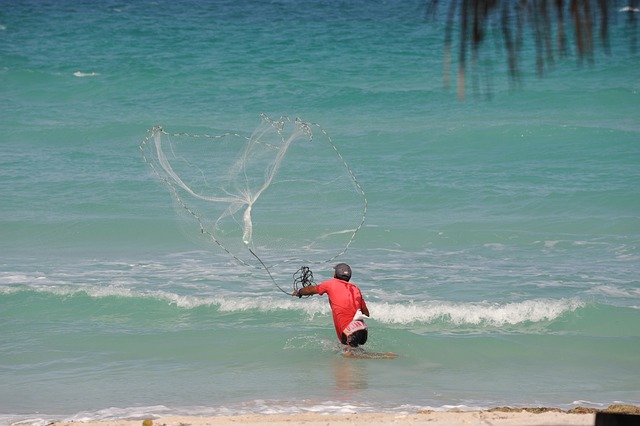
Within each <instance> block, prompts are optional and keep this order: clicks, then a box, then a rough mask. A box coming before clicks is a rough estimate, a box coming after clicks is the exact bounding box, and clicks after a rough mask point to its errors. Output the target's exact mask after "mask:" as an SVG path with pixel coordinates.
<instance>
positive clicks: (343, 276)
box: [333, 263, 351, 281]
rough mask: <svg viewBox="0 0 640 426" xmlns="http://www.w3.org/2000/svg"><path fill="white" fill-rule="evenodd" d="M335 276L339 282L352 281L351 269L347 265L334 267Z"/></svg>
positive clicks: (341, 264)
mask: <svg viewBox="0 0 640 426" xmlns="http://www.w3.org/2000/svg"><path fill="white" fill-rule="evenodd" d="M333 269H334V271H336V272H335V274H334V275H333V276H334V277H336V278H337V279H339V280H343V281H349V280H350V279H351V267H350V266H349V265H347V264H346V263H338V264H337V265H336V266H334V267H333Z"/></svg>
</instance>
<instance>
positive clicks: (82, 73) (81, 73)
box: [73, 71, 100, 77]
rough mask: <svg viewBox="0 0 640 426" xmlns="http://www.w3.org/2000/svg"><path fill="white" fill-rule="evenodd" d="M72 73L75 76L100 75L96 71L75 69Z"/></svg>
mask: <svg viewBox="0 0 640 426" xmlns="http://www.w3.org/2000/svg"><path fill="white" fill-rule="evenodd" d="M73 75H75V76H76V77H96V76H98V75H100V74H99V73H97V72H82V71H76V72H74V73H73Z"/></svg>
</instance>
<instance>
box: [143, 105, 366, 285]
mask: <svg viewBox="0 0 640 426" xmlns="http://www.w3.org/2000/svg"><path fill="white" fill-rule="evenodd" d="M261 117H262V120H261V124H260V125H259V126H258V128H257V129H256V130H255V131H254V132H253V134H252V135H251V136H243V135H241V134H237V133H226V134H223V135H217V136H216V135H207V134H190V133H169V132H167V131H166V130H165V129H163V128H162V127H160V126H156V127H154V128H152V129H150V130H149V134H148V136H147V137H146V138H145V139H144V140H143V141H142V142H141V143H140V149H141V150H142V153H143V157H144V161H145V162H146V163H147V165H148V166H149V167H150V168H151V170H152V171H153V173H154V174H155V175H157V177H158V178H160V180H161V181H162V182H163V183H164V184H165V185H166V186H167V188H168V189H169V192H170V194H171V195H172V197H173V199H174V201H175V205H176V206H177V207H178V210H179V211H180V212H182V213H183V216H184V217H186V218H187V219H188V221H189V222H190V223H192V224H193V226H192V227H191V229H193V233H194V234H199V235H201V236H202V237H204V238H205V239H206V240H207V241H209V242H210V243H213V244H214V245H216V246H218V247H219V248H220V249H222V250H223V251H224V252H226V253H228V254H229V255H230V256H231V257H233V258H234V259H235V260H236V261H237V262H239V263H240V264H242V265H245V266H248V267H252V268H260V269H264V270H266V272H267V273H268V274H269V275H270V276H271V277H272V278H273V275H272V274H273V272H274V271H276V270H275V268H276V267H277V266H279V265H283V264H288V263H294V264H295V265H297V266H294V267H293V268H291V269H298V268H299V266H300V265H318V264H322V263H330V262H332V261H334V260H335V259H336V258H337V257H339V256H341V255H343V254H344V253H345V252H346V251H347V249H348V248H349V246H350V245H351V243H352V242H353V240H354V238H355V236H356V234H357V233H358V231H359V230H360V229H361V227H362V226H363V223H364V220H365V215H366V209H367V200H366V197H365V194H364V191H363V189H362V187H361V186H360V184H359V183H358V181H357V180H356V178H355V175H354V174H353V172H352V170H351V169H350V168H349V166H348V165H347V163H346V162H345V160H344V158H343V157H342V155H341V154H340V152H339V151H338V149H337V147H336V145H335V144H334V142H333V140H332V139H331V137H330V136H329V135H328V133H327V132H326V131H325V130H324V129H322V128H321V127H320V126H319V125H317V124H314V123H306V122H304V121H302V120H300V119H295V120H292V119H289V118H288V117H281V118H279V119H277V120H272V119H270V118H269V117H267V116H266V115H262V116H261ZM287 268H290V267H289V266H287ZM287 268H285V270H284V271H279V270H278V273H277V274H275V275H281V274H280V272H286V273H287V275H288V276H289V277H290V276H291V273H292V272H291V271H290V270H289V269H287ZM276 285H277V283H276Z"/></svg>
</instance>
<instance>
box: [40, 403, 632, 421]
mask: <svg viewBox="0 0 640 426" xmlns="http://www.w3.org/2000/svg"><path fill="white" fill-rule="evenodd" d="M598 412H602V413H608V414H613V415H635V416H637V418H638V420H640V407H638V406H634V405H611V406H609V407H608V408H606V409H604V410H600V411H599V410H595V409H593V408H583V407H577V408H574V409H572V410H569V411H563V410H560V409H558V408H510V407H496V408H492V409H490V410H486V411H455V410H452V411H431V410H427V411H420V412H417V413H407V414H384V413H368V414H318V413H305V414H273V415H265V414H251V415H239V416H213V417H196V416H168V417H161V418H158V419H136V420H103V421H93V420H92V421H82V420H77V421H63V422H55V423H52V424H53V425H55V426H229V425H265V426H286V425H308V426H327V425H338V426H340V425H353V426H369V425H386V424H393V425H410V426H422V425H429V426H440V425H442V426H445V425H446V426H462V425H465V426H470V425H494V426H515V425H518V426H556V425H557V426H561V425H585V426H586V425H589V426H591V425H594V424H595V421H596V415H597V413H598Z"/></svg>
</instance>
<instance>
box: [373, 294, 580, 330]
mask: <svg viewBox="0 0 640 426" xmlns="http://www.w3.org/2000/svg"><path fill="white" fill-rule="evenodd" d="M369 305H370V306H369V310H370V311H371V315H372V317H373V318H374V319H376V320H377V321H380V322H384V323H390V324H393V323H397V324H411V323H431V322H434V321H446V322H450V323H452V324H454V325H463V324H471V325H490V326H503V325H513V324H520V323H524V322H540V321H551V320H554V319H556V318H558V317H560V316H561V315H563V314H564V313H566V312H571V311H575V310H576V309H578V308H580V307H583V306H584V302H582V301H580V300H578V299H558V300H552V299H535V300H525V301H522V302H511V303H502V304H500V303H489V302H467V303H463V302H446V301H443V302H421V303H411V304H389V303H376V304H374V303H370V304H369Z"/></svg>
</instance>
